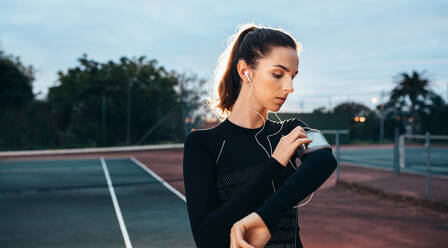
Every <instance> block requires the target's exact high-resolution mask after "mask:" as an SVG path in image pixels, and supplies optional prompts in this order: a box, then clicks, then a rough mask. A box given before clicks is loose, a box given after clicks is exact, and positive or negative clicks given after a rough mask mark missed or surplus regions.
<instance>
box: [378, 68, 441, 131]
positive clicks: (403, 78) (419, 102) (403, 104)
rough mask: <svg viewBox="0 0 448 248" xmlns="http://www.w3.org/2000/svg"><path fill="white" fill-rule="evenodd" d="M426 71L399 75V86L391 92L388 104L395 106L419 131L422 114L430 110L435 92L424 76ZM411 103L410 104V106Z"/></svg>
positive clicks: (414, 129)
mask: <svg viewBox="0 0 448 248" xmlns="http://www.w3.org/2000/svg"><path fill="white" fill-rule="evenodd" d="M423 74H424V72H422V73H421V74H419V73H418V72H416V71H412V74H411V75H409V74H407V73H406V72H404V73H400V74H399V75H398V76H397V80H396V84H397V86H396V87H395V88H394V89H392V91H391V92H390V100H389V102H388V104H387V106H389V107H393V108H394V109H395V110H394V111H393V112H395V113H396V115H398V116H401V117H407V119H408V120H409V122H411V127H412V131H413V132H414V131H417V130H416V127H417V129H419V127H420V119H421V118H420V115H421V113H423V112H427V111H428V106H429V104H428V100H431V96H433V95H434V93H433V92H432V91H431V89H429V87H430V81H429V80H428V79H427V78H425V77H424V75H423ZM408 105H409V106H408Z"/></svg>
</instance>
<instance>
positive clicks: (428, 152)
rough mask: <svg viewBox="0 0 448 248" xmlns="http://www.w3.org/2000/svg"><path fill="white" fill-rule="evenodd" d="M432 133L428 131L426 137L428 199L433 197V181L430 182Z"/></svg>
mask: <svg viewBox="0 0 448 248" xmlns="http://www.w3.org/2000/svg"><path fill="white" fill-rule="evenodd" d="M429 138H430V135H429V132H426V137H425V140H426V142H425V147H426V199H429V198H430V197H431V182H430V174H431V169H430V166H431V165H430V162H431V161H430V152H431V146H430V139H429Z"/></svg>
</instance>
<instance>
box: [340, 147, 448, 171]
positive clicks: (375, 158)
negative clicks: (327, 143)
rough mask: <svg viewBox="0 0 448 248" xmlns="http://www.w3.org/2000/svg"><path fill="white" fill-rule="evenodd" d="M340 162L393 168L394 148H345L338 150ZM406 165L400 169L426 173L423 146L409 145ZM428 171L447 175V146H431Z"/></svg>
mask: <svg viewBox="0 0 448 248" xmlns="http://www.w3.org/2000/svg"><path fill="white" fill-rule="evenodd" d="M340 154H341V155H340V160H341V162H342V163H344V162H347V163H353V164H357V165H365V166H373V167H382V168H387V169H391V170H392V169H393V166H394V150H393V149H386V148H374V149H368V148H346V149H341V150H340ZM405 161H406V166H405V168H404V169H402V171H408V172H412V173H420V174H424V173H426V164H425V161H426V151H425V149H424V148H423V147H409V148H406V151H405ZM430 171H431V174H434V175H442V176H448V148H437V147H433V148H431V152H430Z"/></svg>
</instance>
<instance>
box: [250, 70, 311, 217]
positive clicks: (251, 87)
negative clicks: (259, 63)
mask: <svg viewBox="0 0 448 248" xmlns="http://www.w3.org/2000/svg"><path fill="white" fill-rule="evenodd" d="M245 75H246V77H247V78H248V79H249V82H250V91H249V94H248V96H247V97H246V106H248V108H249V109H250V110H252V111H253V112H255V113H256V114H257V115H258V116H260V117H261V119H262V121H263V127H262V128H261V129H260V131H258V132H257V133H256V134H255V135H254V137H255V141H256V142H257V143H258V145H259V146H260V147H261V148H263V150H264V151H265V152H266V155H267V156H268V157H269V158H270V157H272V145H271V141H270V140H269V136H272V135H276V134H277V133H279V132H280V131H281V130H282V129H283V122H282V121H281V119H280V118H279V117H278V115H277V113H275V112H273V113H274V115H275V116H276V117H277V119H278V120H279V121H280V122H281V127H280V130H278V131H277V132H275V133H273V134H270V135H268V136H267V137H266V138H267V140H268V143H269V147H270V149H271V154H269V153H268V151H267V150H266V149H265V148H264V146H263V145H261V143H260V142H259V141H258V139H257V135H258V134H259V133H261V132H262V131H263V129H264V127H265V123H266V120H265V119H264V118H263V116H262V115H261V114H260V113H258V112H257V111H256V110H253V109H252V108H251V107H250V106H249V102H248V101H249V95H252V90H253V83H252V80H251V79H250V77H249V76H248V75H247V73H246V74H245ZM282 136H284V135H283V134H282ZM289 163H290V164H291V166H292V167H293V168H294V170H297V167H295V166H294V165H293V163H292V162H291V160H289ZM271 183H272V189H273V190H274V192H275V191H276V190H275V186H274V180H271ZM313 195H314V193H311V196H310V198H309V199H308V200H307V201H306V202H305V203H302V204H300V205H299V204H297V205H296V206H294V208H299V207H302V206H304V205H306V204H308V202H310V201H311V199H312V198H313Z"/></svg>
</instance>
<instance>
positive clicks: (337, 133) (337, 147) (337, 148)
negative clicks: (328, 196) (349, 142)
mask: <svg viewBox="0 0 448 248" xmlns="http://www.w3.org/2000/svg"><path fill="white" fill-rule="evenodd" d="M336 160H337V164H338V165H337V167H336V182H339V160H340V153H339V130H336Z"/></svg>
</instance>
